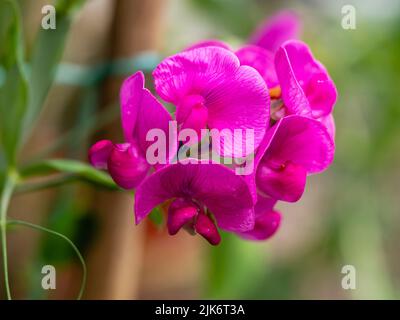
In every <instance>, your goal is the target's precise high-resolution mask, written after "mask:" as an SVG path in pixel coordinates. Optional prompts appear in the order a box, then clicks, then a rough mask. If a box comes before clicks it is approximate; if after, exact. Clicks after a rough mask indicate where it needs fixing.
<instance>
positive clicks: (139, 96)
mask: <svg viewBox="0 0 400 320" xmlns="http://www.w3.org/2000/svg"><path fill="white" fill-rule="evenodd" d="M121 118H122V127H123V130H124V135H125V140H126V141H127V142H130V143H137V144H138V146H139V147H140V150H141V152H142V154H144V155H145V154H146V150H147V148H148V147H149V146H150V145H151V144H153V143H154V142H153V141H147V139H146V136H147V134H148V132H149V131H150V130H152V129H160V130H162V131H163V132H164V133H165V135H166V142H167V150H169V144H168V142H169V141H170V137H169V122H170V121H172V117H171V115H170V114H169V112H168V111H167V110H166V109H165V108H164V107H163V105H162V104H161V103H160V102H158V100H157V99H156V98H155V97H154V96H153V95H152V93H151V92H150V91H149V90H148V89H146V88H144V75H143V73H142V72H137V73H135V74H134V75H133V76H131V77H129V78H128V79H126V80H125V81H124V83H123V85H122V88H121ZM171 141H173V145H172V146H170V148H171V154H170V155H168V154H166V155H165V160H168V159H170V158H171V157H172V156H174V155H175V153H176V152H175V151H176V149H177V145H176V137H171ZM165 162H167V161H165Z"/></svg>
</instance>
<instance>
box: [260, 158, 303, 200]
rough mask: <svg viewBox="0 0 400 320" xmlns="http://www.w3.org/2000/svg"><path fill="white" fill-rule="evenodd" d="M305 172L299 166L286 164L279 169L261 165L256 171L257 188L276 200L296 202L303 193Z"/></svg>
mask: <svg viewBox="0 0 400 320" xmlns="http://www.w3.org/2000/svg"><path fill="white" fill-rule="evenodd" d="M306 179H307V171H306V169H305V168H303V167H302V166H300V165H297V164H294V163H292V162H287V163H286V164H284V165H282V167H280V168H271V167H270V166H269V165H268V164H266V163H261V164H260V166H259V167H258V170H257V177H256V183H257V187H258V189H259V190H260V191H262V192H263V193H264V194H266V195H268V196H270V197H272V198H274V199H278V200H282V201H288V202H296V201H298V200H299V199H300V198H301V196H302V195H303V193H304V188H305V186H306Z"/></svg>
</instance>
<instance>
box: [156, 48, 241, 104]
mask: <svg viewBox="0 0 400 320" xmlns="http://www.w3.org/2000/svg"><path fill="white" fill-rule="evenodd" d="M239 65H240V63H239V60H238V58H237V57H236V56H235V54H234V53H232V52H230V51H228V50H225V49H222V48H219V47H204V48H198V49H193V50H189V51H183V52H181V53H178V54H175V55H173V56H170V57H168V58H166V59H164V60H163V61H162V62H161V63H160V64H159V65H158V66H157V67H156V69H155V70H154V71H153V77H154V83H155V88H156V91H157V93H158V94H159V95H160V97H161V98H162V99H164V100H165V101H168V102H171V103H173V104H175V105H179V103H180V102H181V100H182V99H183V98H184V97H186V96H187V95H193V94H199V95H202V96H203V97H205V96H206V94H207V93H209V92H210V91H211V89H212V88H213V87H214V86H215V84H218V83H221V82H223V81H224V80H225V78H226V77H227V76H228V75H234V74H235V72H236V70H237V69H238V67H239ZM205 98H206V97H205Z"/></svg>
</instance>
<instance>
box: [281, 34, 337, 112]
mask: <svg viewBox="0 0 400 320" xmlns="http://www.w3.org/2000/svg"><path fill="white" fill-rule="evenodd" d="M275 69H276V74H277V76H278V79H279V83H280V85H281V90H282V99H283V101H284V103H285V106H286V108H287V110H288V111H289V113H291V114H297V115H305V116H312V117H314V118H318V117H322V116H326V115H328V114H330V113H331V112H332V109H333V106H334V104H335V102H336V99H337V90H336V87H335V84H334V83H333V81H332V79H331V78H330V76H329V74H328V72H327V70H326V69H325V67H324V66H323V65H322V64H321V63H320V62H319V61H318V60H316V59H315V58H314V56H313V55H312V53H311V51H310V49H309V48H308V47H307V45H306V44H305V43H303V42H301V41H296V40H291V41H287V42H285V43H284V44H283V45H282V47H280V48H279V50H278V51H277V53H276V55H275Z"/></svg>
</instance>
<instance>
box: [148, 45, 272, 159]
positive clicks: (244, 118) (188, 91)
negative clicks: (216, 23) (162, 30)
mask: <svg viewBox="0 0 400 320" xmlns="http://www.w3.org/2000/svg"><path fill="white" fill-rule="evenodd" d="M153 76H154V81H155V88H156V91H157V93H158V94H159V95H160V97H161V98H163V99H164V100H165V101H167V102H170V103H173V104H174V105H175V106H176V120H177V122H178V125H179V126H180V128H181V129H184V128H192V129H195V130H196V131H197V132H198V133H200V130H201V129H204V128H206V127H207V128H209V129H218V130H219V131H222V130H230V131H232V132H233V130H235V129H242V130H246V129H252V130H254V141H252V143H253V142H254V148H253V150H246V151H244V150H242V146H243V145H244V143H242V144H240V143H235V144H234V145H232V143H229V142H227V141H225V144H224V141H221V145H220V146H217V150H218V151H219V153H220V154H222V155H225V156H232V155H239V156H245V155H247V154H249V153H252V152H253V151H254V149H255V148H256V147H258V145H259V144H260V142H261V140H262V139H263V137H264V135H265V131H266V128H267V127H266V125H267V123H268V122H269V95H268V89H267V86H266V84H265V82H264V81H263V79H262V78H261V76H260V74H259V73H258V72H257V71H256V70H254V69H253V68H250V67H247V66H241V65H240V62H239V60H238V58H237V57H236V56H235V54H234V53H232V52H230V51H228V50H226V49H224V48H221V47H217V46H214V45H213V46H209V47H199V48H197V47H196V48H194V49H191V50H187V51H183V52H181V53H178V54H176V55H173V56H171V57H168V58H166V59H165V60H164V61H162V62H161V63H160V64H159V65H158V66H157V68H156V69H155V70H154V72H153ZM243 139H246V138H245V137H244V136H243Z"/></svg>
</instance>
